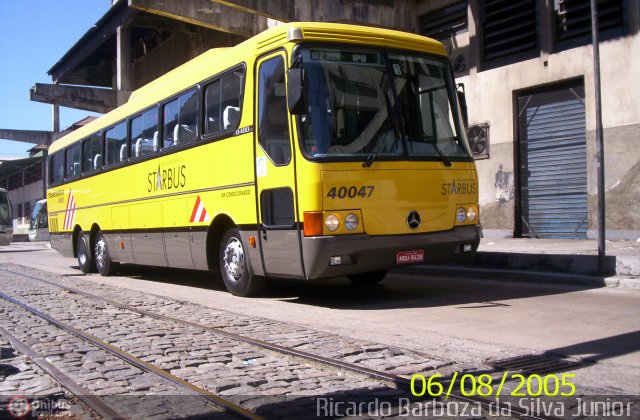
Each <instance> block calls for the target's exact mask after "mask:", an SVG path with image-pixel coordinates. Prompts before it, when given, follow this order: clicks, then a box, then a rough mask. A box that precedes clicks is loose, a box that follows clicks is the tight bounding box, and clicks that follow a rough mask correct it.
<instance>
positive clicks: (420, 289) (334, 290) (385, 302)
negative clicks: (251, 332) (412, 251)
mask: <svg viewBox="0 0 640 420" xmlns="http://www.w3.org/2000/svg"><path fill="white" fill-rule="evenodd" d="M594 288H597V287H595V286H580V285H565V284H552V283H544V284H543V283H527V282H518V281H504V280H489V279H475V278H470V277H463V276H446V277H445V276H430V275H427V274H423V275H416V274H403V273H393V272H392V273H390V274H388V275H387V277H386V278H385V279H384V280H383V281H382V282H381V283H379V284H377V285H372V286H365V287H358V286H355V285H353V284H351V283H350V282H349V280H348V279H346V278H339V279H328V280H322V281H314V282H300V281H291V280H280V279H277V280H272V281H270V282H269V283H268V287H267V288H266V290H265V291H264V293H263V294H262V295H261V296H262V297H268V298H271V299H274V298H275V299H278V298H281V299H283V300H286V301H287V302H288V303H292V304H301V305H311V306H319V307H327V308H332V309H349V310H387V309H403V308H429V307H443V306H449V307H457V308H459V309H473V310H481V309H485V308H494V307H498V306H510V305H509V301H510V300H514V299H522V298H532V297H539V296H549V295H558V294H565V293H573V292H576V291H582V290H589V289H594Z"/></svg>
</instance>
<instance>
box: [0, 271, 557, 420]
mask: <svg viewBox="0 0 640 420" xmlns="http://www.w3.org/2000/svg"><path fill="white" fill-rule="evenodd" d="M0 271H4V272H6V273H9V274H12V275H17V276H21V277H23V278H28V279H30V280H33V281H36V282H39V283H41V284H45V285H48V286H50V287H54V288H58V289H61V290H64V291H66V292H69V293H72V294H75V295H78V296H82V297H84V298H87V299H90V300H93V301H96V302H101V303H103V304H106V305H110V306H113V307H115V308H118V309H121V310H124V311H129V312H132V313H135V314H139V315H141V316H143V317H148V318H152V319H156V320H161V321H166V322H171V323H176V324H179V325H182V326H184V327H186V328H191V329H197V330H201V331H206V332H209V333H212V334H215V335H218V336H221V337H224V338H226V339H230V340H233V341H237V342H242V343H245V344H248V345H251V346H254V347H257V348H260V349H264V350H267V351H269V352H275V353H278V354H281V355H285V356H287V357H289V358H295V359H299V360H304V361H306V362H311V363H313V364H315V365H321V366H328V367H330V368H331V369H337V370H339V371H344V372H349V373H352V374H355V375H359V376H364V377H368V378H373V379H375V380H376V381H380V382H382V383H385V384H388V385H389V386H390V387H393V388H397V389H399V390H402V391H404V392H405V393H407V394H408V395H411V379H410V378H409V377H406V376H401V375H397V374H392V373H388V372H383V371H380V370H376V369H371V368H368V367H365V366H361V365H358V364H356V363H349V362H345V361H343V360H338V359H335V358H330V357H325V356H322V355H319V354H314V353H312V352H308V351H303V350H299V349H296V348H292V347H287V346H283V345H280V344H277V343H273V342H269V341H265V340H261V339H257V338H253V337H250V336H247V335H242V334H237V333H233V332H229V331H225V330H224V329H222V328H218V327H212V326H208V325H204V324H202V323H198V322H192V321H188V320H184V319H180V318H176V317H173V316H168V315H164V314H160V313H155V312H152V311H148V310H145V309H140V308H137V307H134V306H132V305H128V304H125V303H122V302H118V301H115V300H113V299H109V298H105V297H103V296H99V295H96V294H93V293H89V292H86V291H84V290H80V289H77V288H73V287H69V286H66V285H62V284H59V283H56V282H52V281H50V280H47V279H44V278H42V277H38V276H34V275H30V274H25V273H19V272H16V271H12V270H6V269H0ZM0 297H2V298H4V299H6V300H9V301H12V302H13V303H15V304H20V303H19V302H15V299H12V298H10V297H8V296H6V295H4V294H0ZM25 309H26V308H25ZM31 312H32V313H35V314H37V315H38V316H40V311H38V310H35V312H33V311H31ZM42 315H43V318H44V319H47V318H45V317H48V316H47V315H46V314H42ZM48 318H51V317H48ZM47 321H48V322H52V323H55V322H56V321H55V320H49V319H47ZM58 323H59V322H58ZM60 327H61V328H64V327H63V326H60ZM71 331H72V332H73V333H74V334H77V335H81V336H83V338H86V339H93V338H96V337H85V336H86V335H87V334H86V333H83V332H82V331H76V330H75V329H74V328H73V327H71ZM103 345H106V346H105V347H103V348H105V349H110V350H109V351H112V352H113V354H114V355H116V354H120V352H122V351H121V350H119V349H117V348H114V346H112V345H110V344H109V343H104V344H103ZM131 356H132V355H131ZM118 357H121V356H118ZM133 357H134V359H132V360H133V361H134V363H138V367H140V368H142V369H146V370H147V371H149V372H156V371H157V370H161V369H159V368H157V367H155V366H153V365H151V364H150V363H147V362H144V361H142V360H140V359H137V358H135V356H133ZM140 362H142V363H140ZM169 375H170V376H168V377H166V378H167V379H169V380H171V381H172V382H174V383H176V384H179V385H182V386H186V387H188V388H191V387H190V384H189V383H188V382H186V381H184V380H182V379H180V378H177V377H175V376H173V375H171V374H169ZM172 377H173V378H172ZM448 380H449V382H450V380H451V378H448ZM442 383H443V385H444V386H445V387H447V386H448V383H447V378H444V379H443V381H442ZM195 388H198V387H195ZM201 391H204V393H203V395H204V396H206V397H207V398H209V399H210V400H211V401H212V402H217V403H219V404H220V405H221V406H223V407H225V408H227V409H229V410H231V411H232V412H236V411H235V410H236V408H238V409H239V411H238V414H239V415H241V416H247V417H249V416H251V415H253V414H252V413H251V412H248V411H247V410H244V409H243V408H242V407H239V406H236V405H235V404H233V403H230V402H229V403H230V406H229V407H227V406H226V405H225V402H222V401H216V400H217V398H216V397H215V396H213V395H212V394H211V393H209V392H208V391H206V390H202V389H201ZM448 399H452V400H455V401H459V402H465V403H472V404H476V405H480V406H482V407H483V408H484V409H486V410H487V411H489V409H490V405H491V404H492V403H495V402H494V400H490V399H486V398H479V397H467V396H463V395H460V394H458V393H455V392H451V393H449V395H448ZM511 414H512V415H513V416H516V417H519V418H528V419H550V418H553V417H549V416H544V415H539V414H532V413H530V412H524V411H519V410H517V409H512V410H511ZM249 418H250V417H249Z"/></svg>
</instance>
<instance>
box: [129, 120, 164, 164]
mask: <svg viewBox="0 0 640 420" xmlns="http://www.w3.org/2000/svg"><path fill="white" fill-rule="evenodd" d="M158 137H159V136H158V108H152V109H150V110H148V111H145V112H144V113H143V114H142V115H139V116H137V117H135V118H134V119H132V120H131V157H139V156H144V155H146V154H149V153H153V152H155V151H157V150H158Z"/></svg>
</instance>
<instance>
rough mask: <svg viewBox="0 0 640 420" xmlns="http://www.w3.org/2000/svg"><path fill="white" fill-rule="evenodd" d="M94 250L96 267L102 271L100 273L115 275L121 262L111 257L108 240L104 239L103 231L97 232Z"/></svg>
mask: <svg viewBox="0 0 640 420" xmlns="http://www.w3.org/2000/svg"><path fill="white" fill-rule="evenodd" d="M94 250H95V252H94V256H95V258H96V267H97V268H98V272H99V273H100V275H102V276H112V275H114V274H115V273H116V271H117V270H118V265H119V264H118V263H117V262H114V261H111V257H110V256H109V247H108V246H107V242H106V241H105V240H104V236H103V235H102V231H98V233H96V245H95V248H94Z"/></svg>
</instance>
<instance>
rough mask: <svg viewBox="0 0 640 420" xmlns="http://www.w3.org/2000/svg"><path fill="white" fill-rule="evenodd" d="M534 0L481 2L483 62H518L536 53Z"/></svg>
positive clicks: (536, 37) (486, 0) (536, 31)
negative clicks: (505, 60)
mask: <svg viewBox="0 0 640 420" xmlns="http://www.w3.org/2000/svg"><path fill="white" fill-rule="evenodd" d="M537 3H538V2H537V1H536V0H481V1H480V7H481V27H482V60H483V62H484V63H487V62H495V61H496V60H501V59H507V58H508V59H518V58H520V57H524V56H528V55H529V54H531V53H535V52H537V51H538V30H537V29H538V20H537Z"/></svg>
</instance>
